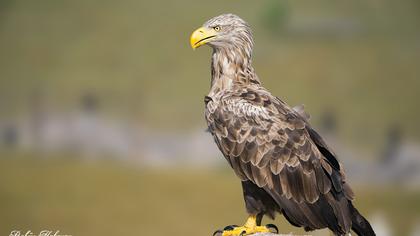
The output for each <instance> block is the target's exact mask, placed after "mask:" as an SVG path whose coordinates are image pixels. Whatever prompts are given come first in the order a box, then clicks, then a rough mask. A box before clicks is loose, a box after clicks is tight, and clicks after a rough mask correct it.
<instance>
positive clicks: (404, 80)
mask: <svg viewBox="0 0 420 236" xmlns="http://www.w3.org/2000/svg"><path fill="white" fill-rule="evenodd" d="M229 12H230V13H235V14H237V15H239V16H241V17H242V18H244V19H245V20H246V21H248V22H249V23H250V25H251V26H252V28H253V31H254V39H255V42H256V46H255V50H254V67H255V69H256V71H257V73H258V75H259V77H260V78H261V79H262V82H263V84H264V86H265V87H266V88H268V89H269V90H270V91H271V92H272V93H273V94H275V95H277V96H279V97H281V98H282V99H283V100H285V101H286V102H287V103H289V104H290V105H292V106H294V105H299V104H302V103H304V104H305V109H306V110H307V111H308V112H309V113H310V114H311V116H312V118H311V122H312V124H313V125H314V126H315V127H316V128H317V129H319V130H320V131H321V133H322V134H324V135H325V137H326V139H327V140H328V141H329V142H330V143H331V146H333V147H334V148H335V149H336V152H337V153H338V154H339V158H340V159H341V160H342V161H343V162H344V164H345V167H346V170H347V173H348V175H349V181H350V183H352V185H354V186H355V190H356V195H357V200H356V205H357V206H359V208H360V211H361V212H363V213H365V214H366V215H367V217H368V218H369V219H370V220H372V221H373V222H374V227H375V226H376V227H375V229H378V230H382V231H380V232H384V233H381V234H379V233H378V235H420V228H419V227H418V225H420V184H419V183H420V174H419V173H420V142H419V141H420V124H419V122H418V121H419V120H420V110H419V109H418V107H419V105H420V104H419V100H420V66H419V61H420V30H419V28H418V25H419V22H420V2H419V1H416V0H404V1H391V0H370V1H362V0H354V1H332V0H316V1H291V0H289V1H286V0H283V1H277V0H264V1H251V0H246V1H245V0H241V1H239V0H234V1H220V0H214V1H201V2H197V1H186V0H180V1H134V0H124V1H99V0H91V1H81V0H73V1H64V0H63V1H53V0H40V1H19V0H15V1H12V0H3V1H0V52H1V53H0V65H1V70H0V209H1V211H0V234H1V235H9V233H10V232H11V231H12V230H22V231H27V230H32V231H33V232H38V231H40V230H43V229H50V230H60V232H61V233H62V234H71V235H101V234H106V235H118V234H133V235H134V234H135V235H167V234H171V235H192V234H194V235H211V234H212V233H213V231H215V230H216V229H218V228H222V227H223V226H225V225H230V224H241V223H242V221H243V220H244V219H245V217H246V214H245V210H244V207H243V202H242V193H241V189H240V183H239V181H238V180H237V178H236V177H235V176H234V174H233V173H232V172H231V171H230V170H229V169H228V168H227V164H226V163H225V161H224V160H223V157H222V156H221V155H220V154H219V152H218V151H217V148H216V145H214V144H213V143H212V140H211V138H210V137H209V134H206V133H205V132H204V130H205V128H206V127H205V122H204V118H203V108H204V105H203V97H204V95H206V93H207V92H208V89H209V81H210V70H209V67H210V65H209V64H210V54H211V50H210V49H209V48H206V47H203V48H200V49H199V50H195V51H193V50H191V48H190V46H189V35H190V33H191V32H192V31H193V30H194V29H196V28H197V27H199V26H200V25H202V24H203V23H204V22H205V21H206V20H208V19H209V18H211V17H213V16H216V15H219V14H222V13H229ZM267 222H268V221H267ZM275 223H276V224H278V225H279V226H280V229H281V231H282V232H284V233H287V232H303V231H301V230H300V229H297V228H294V227H292V226H290V225H289V224H288V223H287V222H285V220H284V219H283V218H282V217H281V216H280V217H278V218H277V220H276V222H275ZM386 232H388V234H386ZM313 235H328V232H326V231H319V232H314V233H313Z"/></svg>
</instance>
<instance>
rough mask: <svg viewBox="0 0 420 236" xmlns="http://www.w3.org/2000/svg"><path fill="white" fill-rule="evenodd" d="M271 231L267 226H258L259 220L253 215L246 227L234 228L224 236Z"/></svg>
mask: <svg viewBox="0 0 420 236" xmlns="http://www.w3.org/2000/svg"><path fill="white" fill-rule="evenodd" d="M268 232H270V230H269V229H268V228H267V227H266V226H257V218H256V216H254V215H251V216H249V217H248V219H247V220H246V222H245V224H244V226H240V227H234V228H233V229H232V230H225V231H223V233H222V236H242V235H250V234H255V233H268Z"/></svg>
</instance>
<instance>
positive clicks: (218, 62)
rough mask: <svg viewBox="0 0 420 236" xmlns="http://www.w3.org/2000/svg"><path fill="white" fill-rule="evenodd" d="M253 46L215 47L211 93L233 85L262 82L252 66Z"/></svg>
mask: <svg viewBox="0 0 420 236" xmlns="http://www.w3.org/2000/svg"><path fill="white" fill-rule="evenodd" d="M251 58H252V47H251V46H248V47H244V46H241V47H238V46H234V45H232V46H230V47H223V48H214V49H213V55H212V64H211V76H212V80H211V93H212V92H213V93H217V92H219V91H221V90H228V89H231V88H232V87H233V86H235V85H238V86H247V85H250V84H260V81H259V79H258V77H257V75H256V74H255V71H254V68H253V67H252V59H251Z"/></svg>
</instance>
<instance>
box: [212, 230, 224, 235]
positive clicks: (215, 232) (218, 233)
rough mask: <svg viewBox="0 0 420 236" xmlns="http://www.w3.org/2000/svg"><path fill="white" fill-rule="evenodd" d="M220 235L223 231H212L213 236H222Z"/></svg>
mask: <svg viewBox="0 0 420 236" xmlns="http://www.w3.org/2000/svg"><path fill="white" fill-rule="evenodd" d="M222 235H223V230H220V229H218V230H216V231H214V233H213V236H222Z"/></svg>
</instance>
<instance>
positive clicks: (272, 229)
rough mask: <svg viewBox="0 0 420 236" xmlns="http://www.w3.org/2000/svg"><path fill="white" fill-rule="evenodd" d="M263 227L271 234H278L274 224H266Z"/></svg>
mask: <svg viewBox="0 0 420 236" xmlns="http://www.w3.org/2000/svg"><path fill="white" fill-rule="evenodd" d="M265 227H267V228H268V229H269V230H270V232H271V233H275V234H277V233H278V232H279V228H277V226H276V225H274V224H267V225H266V226H265Z"/></svg>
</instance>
